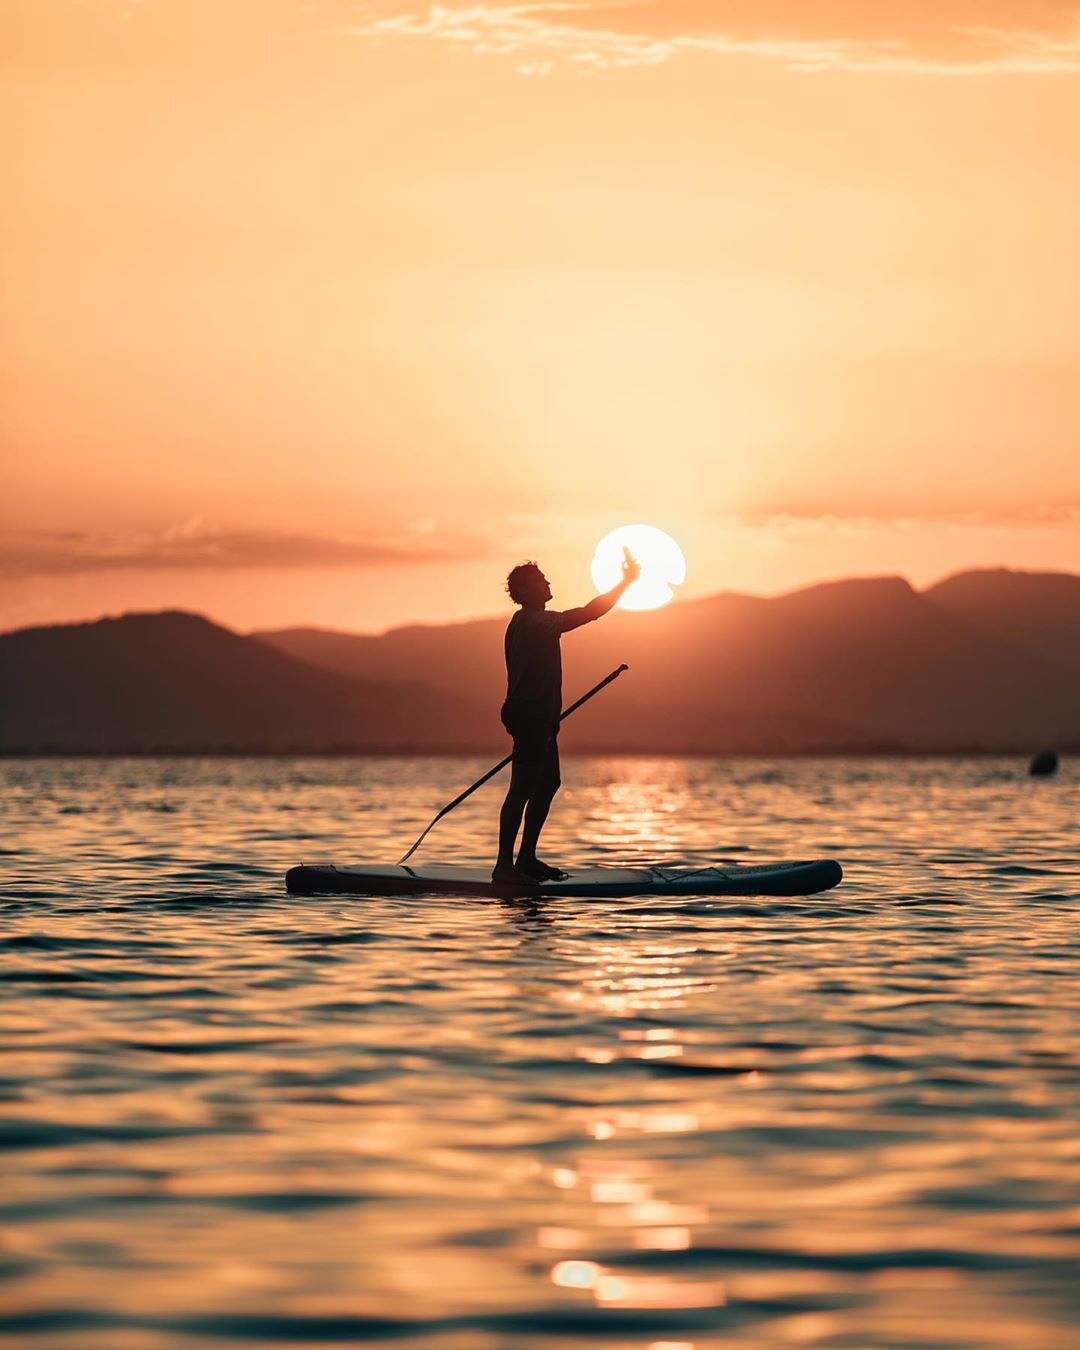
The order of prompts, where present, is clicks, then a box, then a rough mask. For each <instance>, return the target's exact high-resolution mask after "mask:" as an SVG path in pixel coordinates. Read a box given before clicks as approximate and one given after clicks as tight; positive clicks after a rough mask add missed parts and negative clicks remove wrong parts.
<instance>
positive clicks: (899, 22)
mask: <svg viewBox="0 0 1080 1350" xmlns="http://www.w3.org/2000/svg"><path fill="white" fill-rule="evenodd" d="M855 11H858V13H859V17H858V19H857V20H856V19H853V18H852V13H853V12H855ZM0 18H2V23H3V31H2V32H0V53H2V56H0V60H2V62H3V80H2V89H0V100H2V103H3V109H2V115H3V120H4V124H5V127H7V128H9V129H11V128H14V135H11V134H10V130H9V133H8V134H7V136H6V138H5V141H4V143H3V155H4V166H3V184H4V202H5V205H4V208H3V219H2V231H3V238H2V240H0V244H2V249H0V252H2V262H0V269H2V275H0V307H2V312H0V320H2V322H0V400H2V406H0V414H2V421H3V462H2V468H0V474H2V481H0V489H2V491H0V529H2V530H3V534H4V537H3V540H2V542H0V627H13V626H16V625H21V624H26V623H34V622H47V621H52V620H60V619H72V618H84V617H94V616H96V615H98V614H100V613H103V612H117V611H119V610H122V609H125V608H136V607H137V608H159V607H162V606H166V605H168V606H176V605H181V606H184V607H189V608H197V609H200V610H203V611H204V612H207V613H209V614H211V615H212V616H214V617H217V618H219V619H222V620H224V621H226V622H228V623H231V624H234V625H237V626H240V627H244V626H254V625H274V624H286V623H295V622H305V621H311V622H317V623H323V624H336V625H340V626H343V627H350V628H380V627H385V626H387V625H390V624H392V623H394V622H397V621H403V620H417V619H426V620H430V621H440V620H443V619H450V618H454V617H459V616H462V615H475V614H484V613H493V612H498V611H499V610H500V609H501V607H502V606H503V604H504V599H503V596H502V592H501V586H502V577H503V575H504V574H505V571H506V569H507V567H508V566H509V565H510V564H512V563H513V562H516V561H518V560H519V558H520V557H521V556H538V557H539V558H540V559H541V561H542V562H543V564H544V566H545V568H546V569H547V571H548V573H549V575H550V576H551V578H552V580H553V584H554V586H555V589H556V600H557V602H558V601H560V600H561V601H564V602H565V603H567V604H572V603H579V602H580V600H581V599H583V598H584V597H585V596H586V595H587V594H588V591H589V579H588V562H589V558H590V557H591V553H592V549H593V546H594V544H595V542H596V540H597V539H598V538H599V537H600V535H601V534H603V533H605V532H606V531H607V530H608V529H609V528H611V527H612V526H614V525H617V524H620V523H623V522H626V521H637V520H641V521H647V522H650V523H653V524H656V525H659V526H661V527H662V528H665V529H667V530H668V531H669V532H671V533H672V534H674V535H675V537H676V538H677V539H679V540H680V542H681V543H682V544H683V546H684V548H685V550H686V553H687V559H688V564H689V576H688V580H687V584H686V586H685V588H684V592H685V593H686V594H690V595H693V594H703V593H707V592H710V591H716V590H721V589H729V588H735V589H747V590H758V591H773V590H777V589H782V588H786V587H790V586H795V585H799V584H801V583H803V582H809V581H812V580H815V579H818V578H821V577H827V576H836V575H845V574H851V573H857V572H884V571H888V572H893V571H897V572H901V573H904V574H905V575H907V576H909V577H911V578H912V579H913V580H915V581H917V582H921V581H926V580H931V579H934V578H936V577H938V576H940V575H942V574H944V573H946V572H948V571H950V570H956V569H958V568H961V567H964V566H967V565H991V564H1005V565H1011V566H1029V567H1063V568H1069V569H1074V570H1080V431H1078V428H1080V267H1078V265H1077V256H1078V255H1077V240H1078V239H1080V189H1078V187H1077V172H1076V132H1077V128H1078V127H1080V10H1077V9H1076V8H1075V7H1073V6H1071V5H1064V4H1058V3H1038V2H1037V0H1022V3H1021V2H1019V0H1018V2H1017V3H1010V0H979V3H975V0H941V2H938V3H933V4H930V3H914V4H909V5H904V6H901V5H896V4H891V3H890V4H884V3H880V4H878V3H867V4H864V5H859V6H851V5H846V4H845V5H841V4H839V3H838V0H826V2H824V3H820V4H815V3H814V2H813V0H786V3H785V0H765V2H764V3H763V2H762V0H744V2H743V3H740V4H736V3H722V2H721V3H717V2H716V0H664V3H662V4H660V3H655V0H653V2H652V3H649V2H646V3H640V4H634V3H628V4H615V5H611V4H606V3H605V4H602V5H601V4H600V3H596V4H590V3H588V2H587V0H582V2H581V3H574V4H569V5H568V4H526V5H513V6H509V5H494V4H483V3H481V4H475V5H468V6H464V5H457V4H454V3H445V4H443V5H442V6H441V7H439V8H437V9H435V10H429V9H428V8H427V7H426V6H424V5H421V4H412V3H411V0H373V2H372V3H368V4H363V3H359V2H358V0H357V2H354V0H307V3H301V0H228V2H227V3H224V2H223V0H142V2H141V3H135V2H134V0H0Z"/></svg>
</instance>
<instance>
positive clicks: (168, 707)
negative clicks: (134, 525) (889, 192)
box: [0, 571, 1080, 754]
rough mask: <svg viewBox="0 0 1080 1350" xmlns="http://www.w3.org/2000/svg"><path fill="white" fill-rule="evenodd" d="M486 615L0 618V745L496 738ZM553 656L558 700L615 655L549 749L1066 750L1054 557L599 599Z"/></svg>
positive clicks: (1065, 652)
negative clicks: (756, 592) (316, 619)
mask: <svg viewBox="0 0 1080 1350" xmlns="http://www.w3.org/2000/svg"><path fill="white" fill-rule="evenodd" d="M586 598H587V596H585V595H581V596H567V597H561V596H559V597H556V600H555V602H554V603H555V605H559V604H564V605H570V604H576V603H581V602H582V601H583V600H584V599H586ZM508 612H509V611H508ZM505 622H506V620H505V618H503V617H500V618H496V619H485V620H479V621H476V622H472V623H461V624H449V625H442V626H439V625H432V626H423V627H418V626H414V627H408V628H401V629H396V630H393V631H391V632H389V633H386V634H384V635H382V636H377V637H375V636H367V635H356V634H349V633H339V632H331V631H325V630H315V629H289V630H284V631H279V632H270V633H258V634H253V635H251V636H248V637H241V636H239V635H237V634H235V633H231V632H229V631H228V630H226V629H223V628H220V627H218V626H217V625H215V624H212V623H210V622H209V621H208V620H206V619H202V618H200V617H198V616H195V615H189V614H182V613H175V612H174V613H163V614H144V615H127V616H125V617H123V618H120V619H109V620H102V621H99V622H97V623H91V624H75V625H65V626H58V627H53V628H37V629H26V630H22V631H21V632H17V633H11V634H6V635H2V636H0V752H6V753H12V752H15V753H27V752H32V751H35V750H37V751H50V752H63V751H68V752H76V751H87V752H118V753H123V752H135V753H141V752H151V751H159V752H188V751H190V752H199V751H211V752H213V751H236V752H308V753H319V752H335V751H364V750H371V751H386V752H402V753H411V752H417V751H425V750H430V751H436V752H443V751H455V750H470V751H473V750H474V751H477V752H480V751H483V752H488V751H500V750H504V749H505V747H506V745H507V742H506V738H505V737H504V735H503V733H502V729H501V727H500V726H499V723H498V707H499V703H500V702H501V699H502V694H503V688H504V681H505V677H504V672H503V664H502V660H503V658H502V633H503V629H504V627H505ZM563 656H564V666H565V680H564V694H565V700H566V702H567V703H569V702H570V701H572V699H573V698H575V697H576V696H577V695H578V694H579V693H581V692H582V691H584V689H586V688H587V687H589V686H590V685H592V684H594V683H595V682H596V681H597V680H598V679H600V678H601V677H602V676H603V675H605V674H606V673H607V672H608V671H609V670H611V669H612V668H613V667H614V666H616V665H618V664H619V663H620V662H623V661H625V662H627V663H628V664H629V666H630V671H629V672H628V673H627V674H626V675H624V676H623V677H622V678H621V679H620V680H619V681H617V682H616V683H615V684H614V685H612V686H611V687H610V688H609V689H607V690H605V691H604V693H603V694H602V695H601V696H599V697H598V698H597V699H595V700H594V701H593V702H591V703H590V704H589V705H588V707H587V708H585V709H582V711H581V712H580V713H578V714H576V715H575V716H574V717H573V718H572V719H570V720H569V721H568V722H567V723H566V725H565V727H564V731H563V744H564V746H565V747H566V749H568V750H579V751H586V750H592V751H639V752H655V753H669V754H677V753H697V754H723V753H738V752H748V753H777V754H779V753H790V752H813V751H822V752H826V751H845V750H848V751H874V750H880V751H890V750H894V751H947V750H955V751H995V750H997V751H1015V752H1021V753H1025V752H1028V751H1031V750H1035V749H1039V748H1041V747H1044V746H1049V747H1054V748H1057V749H1059V750H1060V749H1069V748H1080V697H1078V691H1080V577H1078V576H1074V575H1071V574H1065V573H1020V572H1008V571H985V572H967V573H962V574H960V575H958V576H955V577H952V578H949V579H948V580H946V581H943V582H940V583H939V584H938V585H936V586H932V587H930V588H929V589H928V590H926V591H923V592H916V591H915V590H913V589H912V587H911V586H910V585H909V584H908V583H907V582H906V581H903V580H901V579H900V578H896V577H884V578H873V579H867V580H862V579H860V580H849V581H839V582H830V583H826V584H822V585H817V586H811V587H808V588H806V589H803V590H800V591H796V592H793V593H791V594H788V595H782V596H777V597H772V598H761V597H755V596H748V595H738V594H721V595H715V596H711V597H709V598H707V599H703V600H696V601H689V602H684V603H677V604H673V605H670V606H668V607H667V608H666V609H661V610H656V611H653V612H651V613H644V614H630V613H624V612H621V611H620V612H616V613H614V614H612V615H610V616H609V617H608V618H606V619H604V620H602V621H601V622H600V623H598V624H594V625H591V626H589V627H587V628H584V629H581V630H579V631H578V632H575V633H573V634H570V635H568V636H567V638H566V639H565V640H564V643H563Z"/></svg>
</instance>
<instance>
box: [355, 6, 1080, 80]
mask: <svg viewBox="0 0 1080 1350" xmlns="http://www.w3.org/2000/svg"><path fill="white" fill-rule="evenodd" d="M364 12H365V18H364V21H363V22H362V23H360V24H357V25H353V26H352V27H350V28H348V29H347V30H346V31H348V32H350V33H351V34H353V35H355V36H357V37H361V38H365V39H368V40H372V41H380V42H386V41H389V40H393V39H409V38H412V39H417V38H427V39H430V40H435V41H440V42H445V43H452V44H456V45H457V46H459V47H461V48H463V49H466V50H470V51H472V52H475V53H478V54H493V55H501V56H509V57H513V58H515V59H517V60H518V62H519V65H518V68H519V69H520V70H521V71H522V72H523V73H525V74H546V73H548V72H549V71H550V70H551V69H552V67H553V63H555V62H560V63H566V64H571V65H576V66H578V67H579V68H582V69H603V68H611V67H617V66H630V65H655V64H657V63H659V62H662V61H668V60H671V59H672V58H674V57H676V56H679V55H681V54H685V53H690V52H704V53H711V54H715V55H721V56H722V55H731V56H734V55H744V56H745V55H749V56H756V57H758V58H760V59H761V60H762V61H764V62H767V63H772V64H777V65H781V66H785V67H788V68H790V69H794V70H804V71H812V70H835V69H840V70H851V71H895V72H911V73H917V74H941V75H946V74H983V73H1016V74H1020V73H1029V74H1034V73H1053V72H1067V73H1080V3H1077V2H1076V0H1070V2H1069V3H1064V2H1063V0H911V3H907V4H898V3H896V2H895V0H863V2H862V3H860V4H856V5H852V4H851V3H850V0H816V3H812V4H810V3H807V0H533V2H532V3H528V2H526V3H519V4H514V3H505V4H498V3H486V4H469V3H444V4H437V5H425V4H422V3H417V2H413V3H410V0H374V2H373V3H370V4H367V5H365V6H364Z"/></svg>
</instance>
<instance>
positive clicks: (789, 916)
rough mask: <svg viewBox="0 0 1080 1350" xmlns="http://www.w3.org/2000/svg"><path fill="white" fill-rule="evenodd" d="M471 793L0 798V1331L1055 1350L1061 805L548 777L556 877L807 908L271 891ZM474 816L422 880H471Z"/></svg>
mask: <svg viewBox="0 0 1080 1350" xmlns="http://www.w3.org/2000/svg"><path fill="white" fill-rule="evenodd" d="M487 767H488V764H487V761H480V760H473V759H465V758H460V759H454V758H447V759H380V758H371V759H363V758H341V759H310V760H305V759H214V758H208V759H15V760H6V761H3V762H0V792H2V803H3V817H2V818H3V833H2V836H0V905H2V912H3V929H2V934H0V946H2V947H3V962H2V967H0V969H2V975H3V978H2V982H0V998H2V1009H0V1017H2V1025H3V1033H2V1037H0V1054H2V1063H0V1094H2V1098H3V1101H2V1108H0V1142H2V1144H3V1164H2V1165H3V1183H2V1194H0V1223H2V1227H3V1238H2V1242H0V1277H2V1280H3V1286H2V1287H3V1299H2V1300H0V1335H5V1334H6V1335H7V1336H8V1337H10V1338H12V1340H13V1343H17V1344H20V1345H23V1344H25V1345H27V1346H31V1347H49V1350H52V1348H53V1347H63V1348H64V1350H68V1348H69V1347H70V1350H83V1348H84V1347H85V1348H86V1350H90V1348H91V1347H92V1348H93V1350H159V1348H161V1350H164V1348H166V1347H167V1348H168V1350H173V1348H174V1347H175V1348H176V1350H209V1348H210V1347H222V1348H224V1347H245V1346H246V1347H258V1346H289V1347H314V1346H335V1345H341V1346H344V1345H355V1344H358V1343H376V1344H379V1343H385V1344H388V1345H394V1346H398V1347H424V1350H428V1348H429V1347H430V1350H451V1347H467V1348H468V1350H533V1348H534V1347H535V1350H541V1348H543V1350H555V1348H557V1347H558V1348H562V1347H570V1346H574V1347H577V1346H584V1347H595V1348H596V1350H631V1348H632V1347H633V1348H634V1350H705V1348H706V1347H713V1346H723V1347H724V1348H725V1350H732V1348H733V1347H734V1348H738V1347H777V1346H788V1345H791V1346H829V1347H878V1346H887V1347H898V1348H901V1347H902V1348H907V1347H959V1346H965V1347H967V1346H970V1347H983V1346H990V1347H998V1346H1000V1347H1010V1348H1013V1347H1018V1346H1021V1345H1022V1346H1025V1347H1047V1348H1048V1350H1062V1348H1063V1347H1066V1346H1069V1345H1080V1306H1078V1290H1080V1129H1078V1123H1077V1122H1078V1120H1080V978H1078V975H1080V969H1078V967H1080V962H1078V956H1080V933H1078V920H1080V831H1078V829H1077V825H1078V816H1080V812H1078V810H1077V805H1078V800H1080V794H1078V792H1077V787H1078V785H1080V772H1078V770H1077V768H1076V766H1075V765H1073V764H1069V763H1066V764H1065V765H1064V766H1063V769H1062V772H1061V773H1060V774H1059V775H1058V776H1057V777H1056V778H1052V779H1041V780H1040V779H1032V778H1029V777H1028V776H1027V773H1026V765H1025V764H1024V762H1023V761H1021V760H1019V759H947V758H938V759H921V760H920V759H895V760H885V759H882V760H864V759H858V760H844V759H822V760H808V759H801V760H750V759H745V760H738V759H737V760H726V761H718V760H704V759H702V760H696V759H642V758H604V759H589V758H582V759H566V760H564V764H563V778H564V787H563V791H562V793H561V795H560V797H559V798H558V799H557V801H556V804H555V807H554V808H553V812H552V818H551V821H550V824H549V827H548V829H547V831H546V833H545V837H544V844H545V847H544V848H543V849H542V853H543V855H544V856H546V857H547V858H549V859H550V860H551V861H555V862H563V863H565V862H584V861H589V862H610V863H618V862H638V861H650V862H652V861H673V860H675V859H686V860H692V861H698V862H701V863H705V862H708V861H712V860H717V859H726V860H730V861H733V862H747V863H748V862H762V861H767V860H769V859H777V858H797V857H834V858H836V859H838V860H839V861H840V862H841V863H842V864H843V867H844V870H845V879H844V881H843V883H842V884H841V886H840V887H839V888H838V889H837V890H835V891H831V892H829V893H827V894H824V895H821V896H817V897H809V898H806V899H761V900H756V899H749V900H747V899H738V900H723V899H716V900H710V899H699V898H695V899H666V900H657V899H641V900H635V901H592V902H584V901H580V900H578V901H573V900H563V901H550V902H543V901H535V900H534V901H512V902H509V901H508V902H499V901H483V900H466V899H455V898H452V897H449V898H448V897H441V898H428V899H424V898H415V899H385V900H367V899H348V898H345V899H336V898H315V899H310V898H303V899H300V898H290V897H288V896H286V895H285V893H284V888H283V876H284V873H285V870H286V868H287V867H289V866H291V865H292V864H294V863H297V862H300V861H304V862H309V863H310V862H326V861H334V862H337V863H344V862H348V861H374V860H391V861H393V860H396V858H397V857H398V856H399V855H400V854H401V853H402V852H403V851H404V850H405V848H406V847H407V846H408V845H409V844H410V843H411V842H412V840H413V839H414V838H415V836H416V835H417V834H418V833H419V832H420V830H421V829H422V827H423V826H424V825H426V824H427V822H428V820H429V819H430V818H431V816H432V815H433V814H434V813H435V811H436V810H437V809H438V807H439V806H441V805H442V804H443V803H444V802H445V801H447V800H448V799H449V798H451V797H453V796H454V795H455V794H456V793H457V792H458V791H459V790H460V789H461V788H463V787H464V786H465V785H467V784H468V783H469V782H471V781H472V779H473V778H475V777H477V776H478V775H479V774H480V772H482V771H483V769H485V768H487ZM499 801H500V791H499V789H498V787H497V786H495V785H489V786H488V787H487V788H484V789H482V790H481V792H480V793H478V794H477V795H476V796H475V797H474V798H472V799H471V800H470V801H469V802H467V803H466V804H465V805H464V806H462V807H461V808H459V810H458V811H456V812H455V813H454V814H453V815H451V816H450V817H448V818H447V819H446V820H445V821H443V822H441V823H440V824H439V825H438V826H437V827H436V829H435V830H434V831H433V832H432V834H431V835H430V836H429V838H428V841H427V843H426V844H425V846H424V849H423V850H422V852H421V853H420V854H419V855H418V857H419V858H420V859H427V860H434V859H436V858H438V859H443V860H447V861H457V862H466V861H471V862H485V861H491V860H492V858H493V851H494V831H495V818H496V813H497V810H498V805H499Z"/></svg>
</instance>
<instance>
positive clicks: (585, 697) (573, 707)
mask: <svg viewBox="0 0 1080 1350" xmlns="http://www.w3.org/2000/svg"><path fill="white" fill-rule="evenodd" d="M629 669H630V667H629V666H628V665H626V664H625V663H624V664H623V665H621V666H618V667H616V669H615V670H613V671H612V672H611V674H610V675H605V676H604V678H603V679H602V680H601V681H600V683H599V684H594V685H593V687H592V688H591V689H590V690H589V691H588V693H586V694H582V696H581V697H580V698H579V699H578V700H577V702H576V703H571V704H570V706H569V708H567V709H566V711H565V712H562V713H560V714H559V721H560V722H565V721H566V719H567V718H568V717H569V716H570V714H571V713H572V712H576V711H577V709H578V708H580V707H581V705H582V704H583V703H588V701H589V699H591V698H592V696H593V695H594V694H598V693H599V692H600V690H601V689H603V688H605V687H606V686H607V685H609V684H610V683H611V681H612V680H617V679H618V678H619V676H620V675H621V674H622V673H623V671H624V670H629ZM511 759H513V755H507V756H506V758H505V759H500V760H499V762H498V764H496V765H495V767H494V768H493V769H488V771H487V773H486V774H484V776H483V778H478V779H477V780H476V782H475V783H473V784H472V785H471V786H470V787H467V788H466V789H465V791H464V792H462V793H461V794H460V795H459V796H457V797H455V798H454V800H453V801H452V802H447V804H446V805H445V806H444V807H443V809H442V810H441V811H440V812H439V814H438V815H437V816H436V817H435V819H434V820H433V821H432V822H431V824H430V825H429V826H428V827H427V829H426V830H425V831H424V833H423V834H422V835H421V836H420V838H419V839H417V841H416V843H415V844H413V846H412V848H411V849H409V851H408V853H405V854H403V855H402V856H401V857H400V858H399V859H398V864H397V865H398V866H399V867H403V866H404V865H405V863H407V862H408V861H409V859H410V858H411V857H412V855H413V854H414V853H415V852H416V850H417V849H418V848H419V847H420V845H421V844H422V843H423V842H424V840H425V839H426V838H427V836H428V835H429V834H430V833H431V831H432V830H433V829H434V828H435V826H436V825H437V824H438V823H439V821H440V820H442V818H443V816H448V815H449V814H450V812H451V811H452V810H453V809H454V807H455V806H460V805H461V803H462V802H463V801H464V800H465V798H466V797H471V796H472V794H473V793H474V792H475V791H476V789H477V788H482V787H483V786H484V784H485V783H486V782H487V781H488V780H489V779H491V778H494V777H495V775H496V774H497V773H499V771H500V770H502V769H505V768H506V766H507V765H508V764H509V763H510V761H511Z"/></svg>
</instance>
